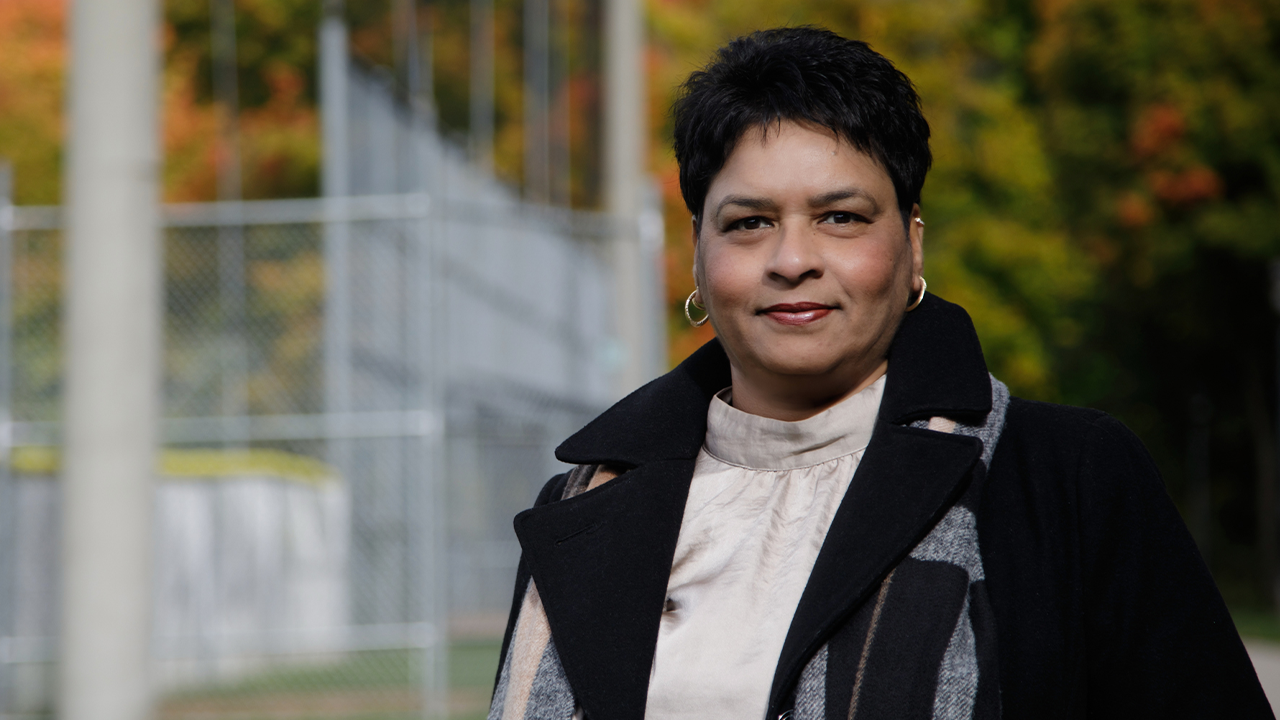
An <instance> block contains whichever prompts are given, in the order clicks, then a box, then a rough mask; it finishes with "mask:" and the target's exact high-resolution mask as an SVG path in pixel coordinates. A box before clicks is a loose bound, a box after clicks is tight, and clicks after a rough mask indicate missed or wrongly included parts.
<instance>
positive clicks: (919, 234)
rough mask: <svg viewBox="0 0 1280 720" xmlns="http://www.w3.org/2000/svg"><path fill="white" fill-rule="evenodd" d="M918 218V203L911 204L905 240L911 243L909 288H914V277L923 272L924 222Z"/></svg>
mask: <svg viewBox="0 0 1280 720" xmlns="http://www.w3.org/2000/svg"><path fill="white" fill-rule="evenodd" d="M917 220H920V204H919V203H916V204H915V205H912V206H911V221H910V222H908V223H907V241H908V242H909V243H910V244H911V289H912V290H913V291H914V290H915V289H916V286H915V284H916V278H917V277H920V276H921V275H922V274H924V223H922V222H916V221H917Z"/></svg>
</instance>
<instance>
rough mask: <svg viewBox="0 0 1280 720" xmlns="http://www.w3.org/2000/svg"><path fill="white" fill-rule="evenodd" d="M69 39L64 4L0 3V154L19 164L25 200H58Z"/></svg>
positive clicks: (18, 187)
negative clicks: (1, 53)
mask: <svg viewBox="0 0 1280 720" xmlns="http://www.w3.org/2000/svg"><path fill="white" fill-rule="evenodd" d="M65 37H66V4H65V3H64V2H59V1H58V0H3V2H0V48H4V62H3V63H0V158H3V159H7V160H10V161H12V162H13V164H14V170H15V178H14V179H15V188H14V190H15V193H16V199H17V201H18V202H19V203H22V204H32V203H41V204H43V203H56V202H57V201H58V186H59V183H58V179H59V174H60V171H61V166H62V163H61V144H62V132H63V130H62V102H63V98H64V96H65V93H64V91H63V87H64V78H65V72H66V62H67V55H66V40H65Z"/></svg>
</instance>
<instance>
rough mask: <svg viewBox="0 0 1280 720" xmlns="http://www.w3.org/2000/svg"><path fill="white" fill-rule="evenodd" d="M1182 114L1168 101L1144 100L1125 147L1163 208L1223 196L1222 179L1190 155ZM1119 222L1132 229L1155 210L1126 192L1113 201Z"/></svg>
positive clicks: (1152, 218)
mask: <svg viewBox="0 0 1280 720" xmlns="http://www.w3.org/2000/svg"><path fill="white" fill-rule="evenodd" d="M1187 131H1188V121H1187V117H1186V114H1185V113H1184V112H1183V111H1182V110H1181V109H1180V108H1178V107H1177V106H1175V105H1172V104H1169V103H1157V104H1153V105H1149V106H1147V107H1145V108H1143V109H1141V110H1140V111H1138V112H1137V113H1135V115H1134V117H1133V121H1132V124H1131V128H1130V134H1129V150H1130V152H1131V154H1132V156H1133V158H1134V160H1135V161H1136V162H1137V163H1138V164H1139V166H1141V167H1145V168H1146V171H1145V173H1144V174H1143V176H1142V182H1143V184H1144V185H1145V186H1146V188H1147V190H1148V191H1149V196H1150V197H1152V198H1154V199H1155V200H1156V201H1158V202H1159V203H1160V204H1162V205H1164V206H1165V207H1168V208H1187V207H1191V206H1194V205H1197V204H1199V203H1202V202H1205V201H1208V200H1216V199H1218V198H1220V197H1222V193H1223V183H1222V178H1221V177H1219V175H1218V173H1217V172H1215V171H1214V170H1213V169H1212V168H1210V167H1209V166H1207V165H1205V164H1204V163H1202V162H1199V161H1197V160H1195V159H1194V156H1195V150H1194V148H1193V147H1190V146H1189V144H1188V143H1187V142H1186V136H1187ZM1116 218H1117V220H1119V222H1120V225H1121V226H1123V227H1125V228H1128V229H1135V228H1141V227H1146V226H1147V225H1150V224H1151V223H1152V222H1154V221H1155V219H1156V217H1155V209H1154V208H1152V207H1151V204H1150V202H1149V201H1148V200H1147V199H1146V197H1145V196H1144V195H1142V194H1138V193H1128V194H1126V195H1125V196H1124V197H1122V198H1121V199H1120V201H1119V202H1118V203H1117V204H1116Z"/></svg>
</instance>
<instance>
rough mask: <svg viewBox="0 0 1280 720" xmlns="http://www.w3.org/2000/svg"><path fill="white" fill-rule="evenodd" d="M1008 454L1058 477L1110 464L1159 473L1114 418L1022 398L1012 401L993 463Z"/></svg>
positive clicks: (1124, 427)
mask: <svg viewBox="0 0 1280 720" xmlns="http://www.w3.org/2000/svg"><path fill="white" fill-rule="evenodd" d="M1009 456H1013V457H1014V458H1015V459H1017V460H1019V462H1020V464H1021V463H1023V462H1029V461H1030V462H1033V465H1034V466H1039V467H1040V468H1041V469H1043V470H1050V469H1052V470H1054V471H1055V472H1056V473H1058V474H1061V473H1062V472H1064V471H1069V472H1071V473H1072V474H1073V475H1077V476H1078V475H1079V474H1080V473H1086V472H1088V471H1090V470H1096V469H1098V465H1099V464H1100V463H1101V464H1106V463H1108V462H1122V463H1123V464H1126V465H1129V464H1133V463H1136V464H1137V465H1138V466H1141V469H1143V470H1144V471H1148V472H1151V473H1156V469H1155V466H1154V464H1152V463H1151V461H1150V457H1149V456H1148V455H1147V451H1146V448H1145V447H1144V446H1143V444H1142V441H1141V440H1139V439H1138V436H1137V435H1134V433H1133V431H1131V430H1130V429H1129V428H1128V427H1126V426H1125V425H1124V423H1122V422H1120V421H1119V420H1117V419H1115V418H1114V417H1112V416H1111V415H1108V414H1107V413H1105V412H1103V411H1101V410H1094V409H1091V408H1081V407H1073V406H1070V405H1057V404H1054V403H1045V402H1037V401H1034V400H1024V399H1022V398H1012V399H1011V400H1010V402H1009V408H1008V411H1007V413H1006V415H1005V426H1004V431H1003V432H1002V434H1001V437H1000V441H999V443H998V444H997V446H996V450H995V456H994V457H993V460H992V462H993V465H994V464H995V463H996V462H1000V461H1001V460H1002V459H1004V458H1007V457H1009ZM1135 469H1136V468H1135Z"/></svg>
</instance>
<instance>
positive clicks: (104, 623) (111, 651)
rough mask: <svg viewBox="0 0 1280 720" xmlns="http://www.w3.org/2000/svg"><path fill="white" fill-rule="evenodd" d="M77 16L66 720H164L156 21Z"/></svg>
mask: <svg viewBox="0 0 1280 720" xmlns="http://www.w3.org/2000/svg"><path fill="white" fill-rule="evenodd" d="M159 5H160V4H159V3H158V2H156V0H92V1H91V2H85V1H83V0H81V1H78V2H75V3H73V5H72V10H71V18H70V24H71V40H72V48H73V51H72V53H71V56H72V67H71V68H70V69H71V73H70V88H69V93H68V100H69V102H68V106H69V107H68V110H69V111H68V113H67V115H68V119H69V121H70V122H69V127H70V132H69V133H68V138H67V140H68V142H67V150H68V152H67V157H68V162H67V183H66V193H67V199H68V210H69V212H68V223H67V236H66V237H67V243H66V255H65V257H66V262H65V284H64V297H65V307H66V314H65V324H64V333H65V337H66V343H65V346H64V356H63V357H64V361H65V378H66V381H65V382H66V385H65V387H66V392H65V395H64V398H65V399H64V405H63V407H64V415H63V427H64V436H63V463H62V468H63V470H62V491H63V492H62V517H63V533H62V567H63V576H62V577H63V586H62V590H63V592H62V628H61V632H62V635H61V654H60V661H59V662H60V664H59V670H60V678H59V680H60V682H59V693H60V703H59V716H60V717H61V718H63V720H144V719H146V718H149V717H150V716H151V715H152V711H153V710H152V705H153V698H152V686H151V682H150V671H151V668H150V663H151V648H150V638H151V613H150V607H151V589H152V588H151V541H152V503H153V477H154V473H155V459H156V458H155V449H156V439H157V429H158V427H157V426H158V417H157V416H158V410H159V390H160V382H159V378H160V342H161V324H162V306H163V302H162V297H163V295H162V289H161V273H162V264H161V261H160V260H161V243H160V236H159V225H160V222H159V172H158V171H159V165H160V142H159V137H160V133H159V127H158V126H159V109H160V104H159V84H160V83H159V81H160V46H159V29H160V12H159V11H160V7H159Z"/></svg>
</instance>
